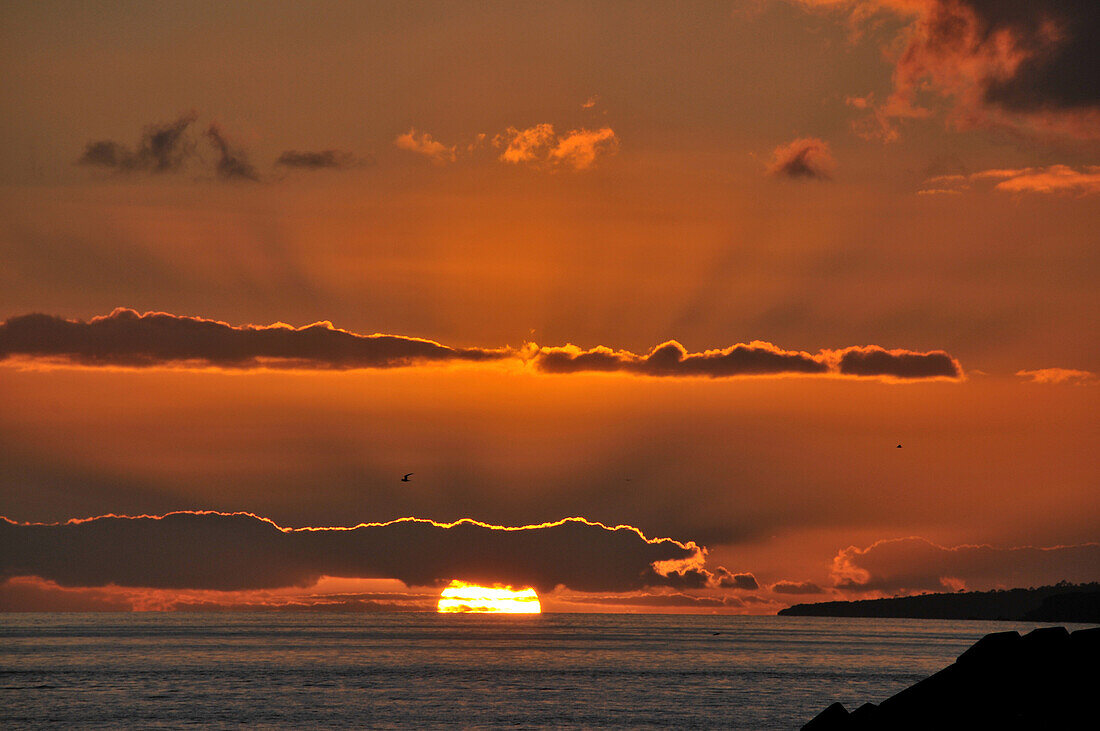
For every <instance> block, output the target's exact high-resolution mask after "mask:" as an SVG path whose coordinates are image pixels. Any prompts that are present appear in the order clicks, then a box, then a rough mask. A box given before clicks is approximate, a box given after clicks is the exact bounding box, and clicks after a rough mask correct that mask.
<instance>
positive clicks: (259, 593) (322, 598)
mask: <svg viewBox="0 0 1100 731" xmlns="http://www.w3.org/2000/svg"><path fill="white" fill-rule="evenodd" d="M332 581H333V580H331V579H322V580H321V581H320V582H318V583H317V584H316V585H315V586H313V587H310V588H309V589H299V588H296V587H288V588H285V589H275V590H269V589H254V590H246V591H215V590H204V589H196V590H179V589H148V588H142V587H120V586H113V585H111V586H105V587H65V586H61V585H59V584H58V583H57V582H54V581H47V580H45V579H41V578H39V577H37V576H18V577H13V578H11V579H9V580H8V581H6V582H0V612H132V611H161V612H163V611H201V612H268V611H270V612H280V611H318V612H333V611H336V612H412V611H432V610H434V609H435V605H436V602H437V601H438V596H437V595H436V594H435V593H410V592H399V591H371V592H348V591H341V592H337V591H332V590H331V586H330V584H331V583H332ZM337 581H339V580H337ZM342 583H348V582H346V581H345V582H342Z"/></svg>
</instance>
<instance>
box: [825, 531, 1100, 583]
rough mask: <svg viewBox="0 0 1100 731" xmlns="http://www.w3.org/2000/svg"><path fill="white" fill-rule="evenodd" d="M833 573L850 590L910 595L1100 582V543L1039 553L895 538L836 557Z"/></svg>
mask: <svg viewBox="0 0 1100 731" xmlns="http://www.w3.org/2000/svg"><path fill="white" fill-rule="evenodd" d="M831 574H832V579H833V583H834V585H835V586H836V587H838V588H840V589H844V590H848V591H879V592H884V593H911V592H917V591H942V590H944V589H949V590H952V591H955V590H958V589H960V588H966V589H971V590H988V589H995V588H1011V587H1019V586H1039V585H1046V584H1054V583H1057V582H1058V581H1061V580H1063V579H1065V580H1066V581H1070V582H1075V583H1080V582H1087V581H1096V580H1097V579H1100V543H1083V544H1080V545H1074V546H1054V547H1050V548H1039V547H1034V546H1023V547H1014V548H995V547H993V546H989V545H962V546H954V547H950V548H949V547H945V546H939V545H936V544H935V543H932V542H931V541H927V540H925V539H924V538H919V537H910V538H895V539H890V540H883V541H878V542H876V543H874V544H872V545H870V546H868V547H867V548H858V547H856V546H849V547H848V548H846V549H844V550H842V551H840V552H839V553H837V555H836V557H835V558H834V559H833V561H832V566H831Z"/></svg>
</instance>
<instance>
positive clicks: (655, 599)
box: [559, 593, 745, 609]
mask: <svg viewBox="0 0 1100 731" xmlns="http://www.w3.org/2000/svg"><path fill="white" fill-rule="evenodd" d="M559 601H561V602H563V603H568V604H582V605H592V604H595V605H599V606H612V607H654V608H660V607H679V608H683V607H698V608H700V609H718V608H724V607H743V606H745V602H744V601H743V600H741V599H740V598H738V597H735V596H698V595H694V594H682V593H673V594H641V595H625V596H570V597H567V598H562V599H561V600H559Z"/></svg>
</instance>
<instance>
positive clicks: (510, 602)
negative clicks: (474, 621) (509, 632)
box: [438, 579, 542, 614]
mask: <svg viewBox="0 0 1100 731" xmlns="http://www.w3.org/2000/svg"><path fill="white" fill-rule="evenodd" d="M438 611H439V612H440V613H442V614H450V613H455V612H462V613H472V614H539V613H540V612H542V605H541V604H539V596H538V594H536V593H535V590H534V589H531V588H527V589H519V590H516V589H513V588H512V587H510V586H500V585H499V584H497V585H494V586H492V587H487V586H478V585H477V584H467V583H466V582H465V581H459V580H457V579H455V580H454V581H452V582H451V583H450V585H449V586H448V587H447V588H446V589H444V590H443V593H441V594H440V595H439V607H438Z"/></svg>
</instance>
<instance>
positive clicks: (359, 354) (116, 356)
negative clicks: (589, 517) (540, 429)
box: [0, 307, 962, 380]
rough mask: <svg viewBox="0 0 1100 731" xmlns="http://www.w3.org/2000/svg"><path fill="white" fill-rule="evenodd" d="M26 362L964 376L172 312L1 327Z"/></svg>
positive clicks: (675, 347) (795, 354) (792, 356)
mask: <svg viewBox="0 0 1100 731" xmlns="http://www.w3.org/2000/svg"><path fill="white" fill-rule="evenodd" d="M6 359H11V360H14V359H27V360H35V361H45V362H49V363H61V364H73V365H82V366H122V367H132V368H137V367H156V366H170V367H207V366H215V367H221V368H244V369H247V368H300V369H352V368H395V367H402V366H415V365H421V364H427V363H446V362H461V361H466V362H478V361H501V360H506V359H511V360H515V361H525V362H527V363H528V364H530V365H531V367H533V368H534V369H535V370H537V371H539V372H542V373H548V374H565V373H582V372H618V373H626V374H631V375H639V376H654V377H669V378H676V377H707V378H732V377H737V376H781V375H810V376H814V375H816V376H829V375H842V376H854V377H861V378H880V379H886V380H914V379H927V378H948V379H960V378H962V368H961V367H960V366H959V364H958V362H957V361H955V360H954V359H953V358H952V357H951V356H950V355H948V354H947V353H945V352H943V351H932V352H928V353H919V352H915V351H910V350H885V349H883V348H880V347H877V346H866V347H853V348H845V349H843V350H835V351H834V350H826V351H821V352H819V353H817V354H816V355H811V354H810V353H806V352H803V351H792V350H783V349H781V348H779V347H777V346H775V345H772V344H771V343H767V342H763V341H753V342H751V343H738V344H737V345H732V346H730V347H728V348H724V349H721V350H706V351H703V352H701V353H689V352H688V351H687V349H685V348H684V346H682V345H680V344H679V343H677V342H676V341H674V340H673V341H669V342H667V343H662V344H661V345H658V346H657V347H656V348H654V349H653V350H651V351H650V352H649V353H647V354H645V355H638V354H636V353H631V352H630V351H626V350H612V349H611V348H607V347H603V346H597V347H595V348H592V349H589V350H583V349H581V348H578V347H577V346H575V345H565V346H561V347H539V346H537V345H535V344H533V343H532V344H529V345H528V346H526V347H525V348H523V349H518V350H517V349H513V348H507V347H504V348H496V349H487V348H452V347H448V346H446V345H442V344H441V343H437V342H435V341H432V340H425V339H421V338H413V337H406V336H402V335H379V334H375V335H360V334H357V333H353V332H349V331H347V330H341V329H339V328H336V327H334V326H333V325H332V323H330V322H318V323H313V324H312V325H306V326H304V327H292V326H290V325H286V324H284V323H276V324H274V325H239V326H238V325H230V324H228V323H225V322H220V321H218V320H209V319H205V318H201V317H186V316H182V315H173V314H169V313H166V312H146V313H144V314H140V313H138V312H136V311H134V310H130V309H126V308H121V307H120V308H118V309H116V310H115V311H114V312H112V313H111V314H109V315H106V316H102V317H93V318H92V319H90V320H88V321H82V320H66V319H64V318H61V317H56V316H53V315H43V314H30V315H19V316H16V317H12V318H10V319H8V320H7V321H4V322H2V323H0V361H3V360H6Z"/></svg>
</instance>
